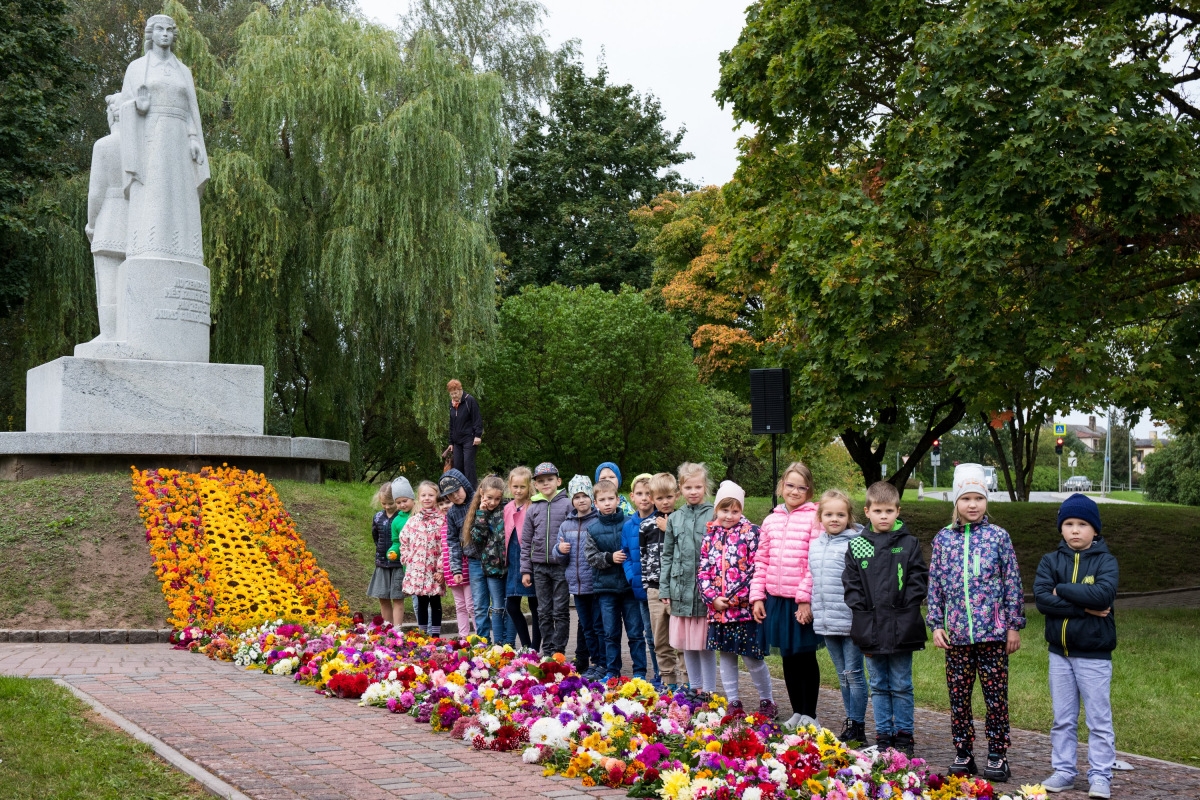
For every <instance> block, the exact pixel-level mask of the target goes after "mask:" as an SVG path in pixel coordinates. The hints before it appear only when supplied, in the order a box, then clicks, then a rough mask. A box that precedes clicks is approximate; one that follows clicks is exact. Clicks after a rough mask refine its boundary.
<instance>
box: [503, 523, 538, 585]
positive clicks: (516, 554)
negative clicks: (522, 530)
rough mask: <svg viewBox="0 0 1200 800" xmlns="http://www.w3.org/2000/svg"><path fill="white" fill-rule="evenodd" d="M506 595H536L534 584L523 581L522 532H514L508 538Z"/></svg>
mask: <svg viewBox="0 0 1200 800" xmlns="http://www.w3.org/2000/svg"><path fill="white" fill-rule="evenodd" d="M504 595H505V596H506V597H536V596H537V595H536V593H535V592H534V591H533V587H532V586H526V585H525V584H523V583H521V534H519V533H514V534H513V535H512V538H511V539H509V540H508V581H507V582H506V584H505V587H504Z"/></svg>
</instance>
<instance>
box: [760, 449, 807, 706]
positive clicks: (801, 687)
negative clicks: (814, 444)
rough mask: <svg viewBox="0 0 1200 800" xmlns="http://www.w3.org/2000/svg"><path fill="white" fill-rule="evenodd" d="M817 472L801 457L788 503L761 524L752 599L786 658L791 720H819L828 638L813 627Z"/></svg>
mask: <svg viewBox="0 0 1200 800" xmlns="http://www.w3.org/2000/svg"><path fill="white" fill-rule="evenodd" d="M812 484H813V480H812V472H811V471H809V469H808V467H807V466H805V465H804V464H802V463H801V462H799V461H795V462H793V463H791V464H789V465H788V468H787V469H786V470H784V472H783V478H782V479H780V481H779V488H778V492H779V494H780V495H782V496H783V503H781V504H780V505H778V506H776V507H775V510H774V511H772V512H771V513H770V514H768V515H767V518H766V519H765V520H763V524H762V525H761V526H759V542H758V553H757V555H756V557H755V569H754V580H753V581H752V582H751V584H750V601H751V603H753V609H754V619H755V620H757V621H759V622H764V623H765V625H764V627H765V630H766V636H767V644H768V645H770V646H772V647H778V648H779V653H780V655H781V656H782V657H783V681H784V684H785V685H786V686H787V692H788V699H789V700H791V703H792V710H793V711H794V712H795V713H794V714H793V715H792V718H791V719H789V720H788V721H787V723H785V725H787V726H790V727H794V726H796V725H798V724H801V723H802V722H803V724H809V720H805V719H803V717H809V718H810V719H811V720H812V721H814V722H815V721H816V717H817V697H818V695H819V693H820V688H821V672H820V668H819V667H818V666H817V650H818V649H819V648H820V647H821V642H822V639H821V637H820V636H819V635H818V634H817V633H816V632H815V631H814V630H813V619H812V605H811V601H812V573H811V572H809V569H808V546H809V543H810V542H811V541H812V540H813V539H815V538H817V537H818V536H820V535H821V526H820V523H819V522H818V518H817V504H816V503H814V502H812V496H813V494H814V491H813V485H812Z"/></svg>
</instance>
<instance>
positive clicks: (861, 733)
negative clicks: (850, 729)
mask: <svg viewBox="0 0 1200 800" xmlns="http://www.w3.org/2000/svg"><path fill="white" fill-rule="evenodd" d="M850 741H852V742H858V743H859V744H861V745H865V744H866V743H867V725H866V723H863V722H856V723H854V733H852V734H851V735H850Z"/></svg>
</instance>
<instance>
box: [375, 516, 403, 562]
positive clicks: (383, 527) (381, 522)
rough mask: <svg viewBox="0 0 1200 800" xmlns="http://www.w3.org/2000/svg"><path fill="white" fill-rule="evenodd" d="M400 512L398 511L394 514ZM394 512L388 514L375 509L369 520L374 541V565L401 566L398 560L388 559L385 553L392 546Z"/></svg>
mask: <svg viewBox="0 0 1200 800" xmlns="http://www.w3.org/2000/svg"><path fill="white" fill-rule="evenodd" d="M398 513H400V512H399V511H397V512H396V514H398ZM396 514H393V515H392V516H390V517H389V516H388V515H387V512H385V511H376V512H375V518H374V519H372V520H371V538H372V539H373V540H374V541H375V566H377V567H386V568H387V569H391V568H392V567H399V566H402V565H401V564H400V562H399V561H389V560H388V557H387V554H388V548H389V547H391V546H392V520H393V519H395V518H396Z"/></svg>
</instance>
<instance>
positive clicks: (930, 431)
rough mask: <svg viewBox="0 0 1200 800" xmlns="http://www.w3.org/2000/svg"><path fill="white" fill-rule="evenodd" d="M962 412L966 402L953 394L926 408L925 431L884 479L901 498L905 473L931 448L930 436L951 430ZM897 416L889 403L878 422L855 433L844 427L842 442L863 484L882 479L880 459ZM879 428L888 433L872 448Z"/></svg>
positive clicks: (933, 437) (917, 463)
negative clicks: (860, 475) (897, 467)
mask: <svg viewBox="0 0 1200 800" xmlns="http://www.w3.org/2000/svg"><path fill="white" fill-rule="evenodd" d="M966 413H967V404H966V402H965V401H964V400H963V399H962V398H961V397H958V396H957V395H956V396H954V397H952V398H950V399H948V400H946V401H944V402H942V403H940V404H938V405H936V406H934V407H933V408H932V409H930V411H929V415H928V417H927V418H926V419H925V432H924V433H923V434H921V439H920V440H919V441H918V442H917V446H916V447H915V448H914V449H913V452H912V453H909V457H908V460H907V461H906V462H904V463H903V464H902V465H901V466H900V468H899V469H898V470H896V471H895V472H894V473H893V474H892V477H891V478H890V479H889V481H888V482H889V483H891V484H892V485H893V486H895V487H896V489H897V490H898V491H899V492H900V496H901V497H903V496H904V486H905V484H907V483H908V479H909V476H911V475H912V474H913V471H914V470H916V468H917V467H918V466H919V465H920V463H921V459H922V458H924V457H925V454H926V453H927V452H929V449H930V448H931V447H933V441H934V439H937V438H940V437H941V436H943V435H945V434H946V433H947V432H948V431H950V430H952V429H953V428H954V426H955V425H957V424H958V423H959V422H960V421H961V420H962V418H963V417H964V416H965V415H966ZM898 417H899V409H898V408H897V407H896V406H891V407H890V408H888V409H886V410H885V411H884V412H883V413H881V414H880V415H879V422H878V423H877V424H876V425H875V426H874V427H872V428H870V429H869V430H866V431H862V432H859V431H856V430H853V429H850V428H847V429H846V430H845V431H843V432H842V434H841V439H842V444H844V445H845V446H846V451H847V452H848V453H850V457H851V458H852V459H854V463H855V464H857V465H858V468H859V470H860V471H861V472H862V476H863V483H864V484H865V485H866V486H870V485H871V484H873V483H875V482H877V481H880V480H883V459H884V457H885V456H886V455H887V445H888V440H889V439H890V438H891V434H892V433H894V427H895V424H896V421H897V419H898ZM879 429H882V430H884V431H887V434H888V435H885V436H884V437H883V440H882V441H881V442H880V443H879V447H878V448H875V447H873V444H874V442H875V438H876V436H875V431H876V430H879Z"/></svg>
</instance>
